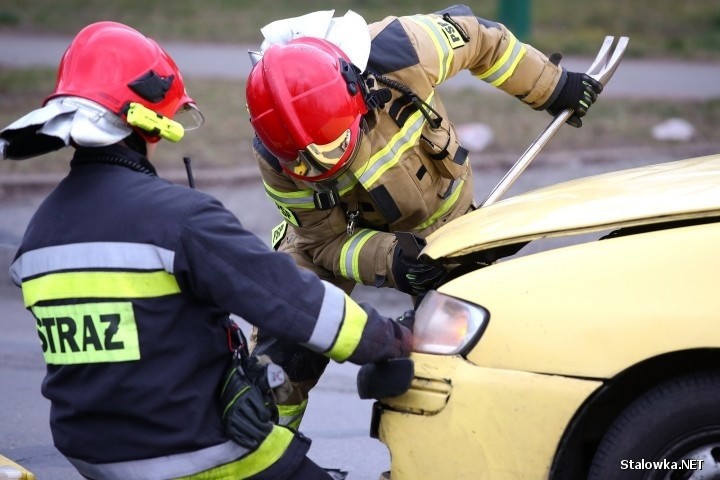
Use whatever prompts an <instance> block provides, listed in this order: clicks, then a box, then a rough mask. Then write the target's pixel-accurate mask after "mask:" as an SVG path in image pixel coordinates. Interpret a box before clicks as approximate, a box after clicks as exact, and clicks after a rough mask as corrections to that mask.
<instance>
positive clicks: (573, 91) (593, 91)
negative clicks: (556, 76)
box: [547, 72, 603, 128]
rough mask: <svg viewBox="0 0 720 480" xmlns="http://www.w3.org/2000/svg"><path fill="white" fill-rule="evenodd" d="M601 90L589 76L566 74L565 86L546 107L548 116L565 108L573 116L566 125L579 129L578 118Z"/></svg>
mask: <svg viewBox="0 0 720 480" xmlns="http://www.w3.org/2000/svg"><path fill="white" fill-rule="evenodd" d="M602 89H603V86H602V83H600V82H598V81H597V80H595V79H594V78H592V77H591V76H590V75H587V74H585V73H579V72H567V76H566V78H565V84H564V85H563V86H562V89H561V90H560V93H559V94H558V95H557V97H556V98H555V100H554V101H553V102H552V103H551V104H550V105H549V106H548V107H547V111H548V112H549V113H550V115H552V116H555V115H557V114H558V113H560V112H561V111H563V110H565V109H566V108H571V109H573V110H574V111H573V114H572V116H571V117H570V118H569V119H568V121H567V123H568V124H570V125H572V126H573V127H575V128H580V127H582V120H580V118H581V117H584V116H585V114H586V113H587V111H588V109H589V108H590V106H591V105H592V104H593V103H594V102H595V100H597V96H598V95H599V94H600V92H602Z"/></svg>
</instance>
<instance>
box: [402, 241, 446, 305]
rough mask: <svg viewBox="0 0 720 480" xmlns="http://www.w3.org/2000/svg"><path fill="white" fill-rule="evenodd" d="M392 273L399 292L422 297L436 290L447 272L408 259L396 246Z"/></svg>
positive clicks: (437, 267)
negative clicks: (429, 291)
mask: <svg viewBox="0 0 720 480" xmlns="http://www.w3.org/2000/svg"><path fill="white" fill-rule="evenodd" d="M392 273H393V278H394V279H395V284H396V285H397V289H398V290H400V291H401V292H404V293H408V294H410V295H414V296H420V295H424V294H425V293H427V292H428V290H432V289H433V288H435V286H437V285H438V283H439V282H440V280H442V278H443V277H444V276H445V273H447V272H446V271H445V269H444V268H443V267H441V266H438V265H433V264H431V263H424V262H420V261H418V260H415V259H413V258H408V257H407V256H405V255H403V251H402V247H400V245H396V246H395V253H394V256H393V265H392Z"/></svg>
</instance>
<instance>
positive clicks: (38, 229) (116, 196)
mask: <svg viewBox="0 0 720 480" xmlns="http://www.w3.org/2000/svg"><path fill="white" fill-rule="evenodd" d="M43 105H44V106H43V107H42V108H40V109H38V110H35V111H33V112H31V113H29V114H28V115H26V116H24V117H22V118H21V119H19V120H17V121H16V122H14V123H12V124H11V125H9V126H8V127H6V128H4V129H3V130H2V131H0V153H1V154H2V157H3V158H8V159H23V158H29V157H34V156H37V155H41V154H44V153H47V152H49V151H52V150H57V149H60V148H62V147H65V146H73V147H74V148H75V154H74V156H73V158H72V161H71V166H70V172H69V174H68V175H67V176H66V177H65V178H64V179H63V180H62V181H61V182H60V184H59V185H58V186H57V187H56V188H55V189H54V190H53V192H52V193H50V195H49V196H48V197H47V199H45V201H44V202H43V203H42V205H41V206H40V207H39V208H38V210H37V212H36V213H35V214H34V216H33V218H32V220H31V221H30V224H29V225H28V228H27V231H26V233H25V235H24V237H23V240H22V243H21V245H20V248H19V250H18V252H17V254H16V257H15V259H14V261H13V263H12V266H11V276H12V279H13V281H14V282H15V283H16V284H17V285H19V286H20V287H22V294H23V299H24V303H25V306H26V307H27V308H28V309H29V310H30V312H32V315H33V317H34V318H35V323H36V326H37V331H38V335H39V338H40V342H41V345H42V350H43V354H44V357H45V360H46V363H47V374H46V377H45V380H44V382H43V385H42V393H43V395H44V396H45V397H47V398H48V399H49V400H50V401H51V414H50V425H51V431H52V434H53V439H54V443H55V445H56V447H57V448H58V450H59V451H60V452H61V453H62V454H63V455H65V456H66V457H67V458H68V460H69V461H70V462H71V463H72V465H73V466H74V467H75V468H76V469H77V470H78V471H79V472H80V473H81V474H82V475H83V476H84V477H86V478H89V479H117V480H133V479H135V480H152V479H168V478H180V477H182V478H189V479H191V478H196V479H238V478H250V479H256V480H258V479H273V480H279V479H291V478H292V479H296V478H298V479H329V478H333V477H331V476H330V475H329V474H328V473H327V472H326V471H325V470H323V469H322V468H320V467H318V466H317V465H315V464H314V463H313V462H312V461H310V460H309V459H308V458H307V457H306V455H305V453H306V452H307V450H308V448H309V440H308V439H306V438H305V437H303V436H302V435H300V434H297V433H296V432H293V431H292V430H290V429H288V428H285V427H282V426H278V425H276V424H274V423H273V422H272V417H273V413H275V415H276V414H277V412H276V411H274V406H273V405H272V402H271V401H270V398H271V397H269V395H268V393H269V392H268V390H267V388H265V387H263V384H262V383H261V381H259V380H262V377H261V376H258V375H254V376H253V375H251V373H257V372H260V373H262V374H267V369H269V368H270V367H273V365H272V364H268V363H267V362H264V361H261V360H260V359H258V358H257V357H254V356H250V357H248V356H244V355H241V356H240V357H241V359H242V362H240V360H235V359H234V358H233V355H232V354H231V351H230V349H229V348H228V335H227V334H228V333H232V334H235V333H237V330H238V329H237V325H236V324H235V323H233V322H232V321H231V320H230V318H229V317H230V315H229V314H230V313H233V314H237V315H239V316H241V317H242V318H244V319H245V320H247V321H248V322H250V323H253V324H255V325H259V326H262V328H263V329H265V330H267V331H268V332H271V333H272V334H273V335H274V336H277V337H278V338H282V339H284V340H286V341H288V342H291V343H298V344H302V345H304V346H305V347H306V348H308V349H310V350H312V351H314V352H317V353H318V354H319V355H323V356H325V357H327V358H331V359H334V360H337V361H340V362H342V361H350V362H353V363H357V364H364V363H367V362H374V361H381V360H384V359H389V358H393V357H399V356H407V355H408V353H409V349H410V343H411V334H410V331H409V330H407V329H406V328H405V327H403V326H401V325H399V324H398V323H396V322H394V321H392V320H391V319H388V318H384V317H381V316H380V315H379V314H378V313H377V312H376V311H375V310H373V309H372V308H370V307H367V306H360V305H358V304H356V303H355V302H354V301H352V300H351V299H350V298H349V297H348V296H347V295H346V294H345V293H344V292H343V291H342V289H340V288H338V287H336V286H334V285H332V284H330V283H328V282H325V281H322V280H320V279H319V278H318V277H317V276H316V275H314V274H312V273H311V272H308V271H303V270H301V269H299V268H298V267H297V266H296V265H295V263H294V262H293V260H292V258H291V257H290V256H288V255H285V254H280V253H277V252H274V251H273V250H272V249H270V248H268V247H267V246H266V245H265V243H264V242H262V241H261V240H260V239H258V238H257V237H256V236H254V235H253V234H252V233H250V232H248V231H247V230H245V229H244V228H243V227H242V225H241V224H240V222H239V221H238V220H237V218H236V217H234V216H233V215H232V214H231V213H230V212H229V211H228V210H226V209H225V208H224V207H223V206H222V205H221V204H220V203H219V202H218V201H217V200H215V199H214V198H212V197H211V196H209V195H207V194H204V193H202V192H199V191H196V190H193V189H190V188H187V187H184V186H179V185H174V184H171V183H169V182H167V181H165V180H162V179H160V178H159V177H158V176H157V174H156V171H155V169H154V168H153V165H152V164H151V163H150V161H149V159H150V158H151V157H152V154H153V151H154V150H155V148H156V146H157V145H158V143H157V142H158V141H159V140H160V139H161V138H164V139H167V140H171V141H178V140H180V139H181V138H182V137H183V135H184V133H185V130H186V128H189V127H190V125H188V124H185V125H186V127H183V124H181V123H180V121H181V119H182V118H183V117H187V118H189V119H194V120H195V124H197V125H199V123H202V122H201V120H202V116H201V115H200V114H199V112H198V111H197V109H196V108H195V105H194V103H193V101H192V99H191V98H190V97H189V96H188V94H187V93H186V91H185V86H184V83H183V79H182V76H181V74H180V72H179V70H178V68H177V66H176V65H175V63H174V62H173V60H172V59H171V58H170V57H169V56H168V55H167V54H166V52H164V51H163V50H162V49H161V48H160V47H159V46H158V45H157V44H156V43H155V42H154V41H153V40H151V39H149V38H147V37H145V36H143V35H142V34H140V33H139V32H137V31H135V30H133V29H131V28H129V27H127V26H125V25H122V24H118V23H113V22H99V23H95V24H92V25H89V26H88V27H86V28H85V29H83V30H82V31H81V32H80V33H79V34H78V35H77V36H76V37H75V39H74V40H73V41H72V43H71V44H70V46H69V47H68V49H67V51H66V52H65V54H64V56H63V59H62V61H61V63H60V67H59V71H58V77H57V83H56V88H55V91H54V92H53V93H52V94H51V95H50V96H49V97H48V98H47V99H46V100H45V102H44V104H43ZM240 352H241V350H240ZM241 353H242V352H241ZM241 367H243V368H241ZM272 371H273V372H274V373H276V374H278V373H280V374H281V372H278V370H277V369H274V370H272ZM268 378H269V377H266V380H267V379H268ZM272 386H275V385H272ZM270 393H272V392H270Z"/></svg>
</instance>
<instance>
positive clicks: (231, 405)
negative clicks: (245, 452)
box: [220, 357, 277, 450]
mask: <svg viewBox="0 0 720 480" xmlns="http://www.w3.org/2000/svg"><path fill="white" fill-rule="evenodd" d="M250 358H253V357H250ZM242 363H243V362H242V361H241V360H239V359H233V362H232V365H231V367H230V368H229V369H228V371H227V372H226V374H225V376H224V378H223V383H222V390H221V391H220V406H221V408H222V411H223V422H224V424H225V433H226V434H227V435H228V436H229V437H230V438H231V439H233V440H234V441H235V442H236V443H237V444H239V445H241V446H243V447H245V448H248V449H250V450H254V449H255V448H257V447H258V446H259V445H260V444H261V443H262V442H263V440H265V437H267V436H268V434H269V433H270V431H271V430H272V428H273V422H272V419H273V417H276V416H277V408H276V407H275V405H274V404H273V403H272V402H269V401H268V400H267V398H265V397H266V396H264V395H263V391H262V390H261V388H260V387H259V386H257V385H255V384H254V383H253V381H252V379H251V378H249V377H248V375H247V374H246V372H245V370H244V369H243V366H242Z"/></svg>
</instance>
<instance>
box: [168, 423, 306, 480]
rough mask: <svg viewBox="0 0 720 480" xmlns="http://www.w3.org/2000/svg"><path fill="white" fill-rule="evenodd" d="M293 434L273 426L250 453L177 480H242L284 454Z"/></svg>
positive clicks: (265, 467) (258, 471)
mask: <svg viewBox="0 0 720 480" xmlns="http://www.w3.org/2000/svg"><path fill="white" fill-rule="evenodd" d="M293 437H294V434H293V432H292V431H290V430H288V429H287V428H284V427H280V426H277V425H275V426H273V429H272V431H271V432H270V434H269V435H268V436H267V437H266V438H265V440H264V441H263V442H262V443H261V444H260V446H259V447H258V448H257V449H256V450H254V451H253V452H252V453H250V454H248V455H246V456H244V457H243V458H241V459H240V460H237V461H234V462H230V463H226V464H225V465H221V466H219V467H216V468H211V469H210V470H205V471H204V472H200V473H196V474H195V475H189V476H187V477H180V478H178V479H177V480H218V479H229V478H232V479H233V480H235V479H237V480H243V479H245V478H250V477H252V476H253V475H257V474H258V473H260V472H262V471H263V470H265V469H267V468H268V467H270V466H271V465H272V464H274V463H275V462H277V461H278V460H279V459H280V457H282V456H283V455H284V454H285V451H286V450H287V448H288V446H289V445H290V442H292V439H293Z"/></svg>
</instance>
